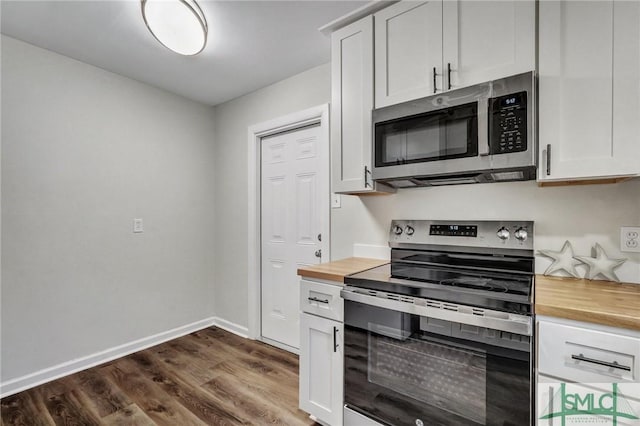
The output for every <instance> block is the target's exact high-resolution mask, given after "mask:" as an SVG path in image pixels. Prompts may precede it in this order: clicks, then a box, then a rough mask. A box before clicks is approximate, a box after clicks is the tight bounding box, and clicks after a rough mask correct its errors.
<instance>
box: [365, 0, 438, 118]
mask: <svg viewBox="0 0 640 426" xmlns="http://www.w3.org/2000/svg"><path fill="white" fill-rule="evenodd" d="M374 18H375V99H376V101H375V104H376V108H380V107H383V106H387V105H392V104H397V103H400V102H404V101H407V100H409V99H415V98H421V97H424V96H428V95H430V94H433V93H436V91H437V90H440V91H441V90H442V84H443V79H442V0H432V1H425V2H415V1H406V2H399V3H396V4H393V5H392V6H389V7H387V8H386V9H383V10H381V11H380V12H378V13H376V14H375V15H374Z"/></svg>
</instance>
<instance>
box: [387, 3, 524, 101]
mask: <svg viewBox="0 0 640 426" xmlns="http://www.w3.org/2000/svg"><path fill="white" fill-rule="evenodd" d="M374 19H375V107H376V108H380V107H383V106H387V105H393V104H397V103H400V102H404V101H408V100H411V99H417V98H421V97H424V96H428V95H431V94H434V93H440V92H443V91H447V90H451V89H456V88H459V87H463V86H469V85H473V84H476V83H482V82H485V81H488V80H493V79H497V78H502V77H506V76H509V75H514V74H519V73H523V72H527V71H531V70H534V69H535V46H536V27H535V25H536V14H535V1H534V0H514V1H508V0H507V1H471V0H470V1H456V0H446V1H443V0H433V1H423V2H416V1H401V2H399V3H396V4H394V5H392V6H389V7H388V8H386V9H383V10H381V11H379V12H378V13H376V14H375V15H374Z"/></svg>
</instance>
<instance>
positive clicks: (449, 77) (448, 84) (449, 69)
mask: <svg viewBox="0 0 640 426" xmlns="http://www.w3.org/2000/svg"><path fill="white" fill-rule="evenodd" d="M434 86H435V84H434ZM447 86H448V89H447V90H451V62H447Z"/></svg>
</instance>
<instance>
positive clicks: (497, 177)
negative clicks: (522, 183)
mask: <svg viewBox="0 0 640 426" xmlns="http://www.w3.org/2000/svg"><path fill="white" fill-rule="evenodd" d="M491 179H492V180H494V181H495V182H501V181H508V180H524V172H522V171H520V170H517V171H514V172H494V173H491Z"/></svg>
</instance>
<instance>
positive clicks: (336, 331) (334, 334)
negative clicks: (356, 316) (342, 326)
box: [333, 327, 340, 352]
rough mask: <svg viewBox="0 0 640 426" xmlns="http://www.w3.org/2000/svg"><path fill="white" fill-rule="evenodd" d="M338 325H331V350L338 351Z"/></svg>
mask: <svg viewBox="0 0 640 426" xmlns="http://www.w3.org/2000/svg"><path fill="white" fill-rule="evenodd" d="M337 334H338V327H333V352H338V346H340V345H338V337H337Z"/></svg>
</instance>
